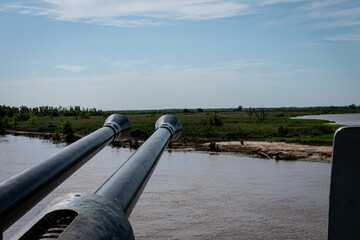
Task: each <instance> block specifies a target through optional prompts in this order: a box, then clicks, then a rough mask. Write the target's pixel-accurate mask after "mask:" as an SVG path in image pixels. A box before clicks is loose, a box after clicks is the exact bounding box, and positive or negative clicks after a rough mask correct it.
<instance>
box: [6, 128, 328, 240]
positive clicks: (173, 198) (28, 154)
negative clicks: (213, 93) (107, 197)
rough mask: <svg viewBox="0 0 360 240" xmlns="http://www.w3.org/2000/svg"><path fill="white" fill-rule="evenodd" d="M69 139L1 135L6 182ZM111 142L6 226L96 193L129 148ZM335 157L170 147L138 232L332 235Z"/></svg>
mask: <svg viewBox="0 0 360 240" xmlns="http://www.w3.org/2000/svg"><path fill="white" fill-rule="evenodd" d="M62 147H64V144H52V143H51V142H50V141H46V140H40V139H36V138H28V137H21V136H16V137H15V136H11V135H5V136H0V181H2V180H4V179H6V178H7V177H9V176H12V175H14V174H15V173H17V172H19V171H21V170H22V169H25V168H26V167H28V166H31V165H32V164H34V163H35V162H37V161H39V160H41V159H44V158H45V157H47V156H49V155H50V154H53V153H55V152H57V151H59V150H60V149H61V148H62ZM132 153H133V151H132V150H130V149H126V148H111V147H106V148H105V149H103V150H102V151H101V152H100V153H99V154H98V155H96V156H95V157H94V158H93V159H92V160H90V161H89V162H88V163H87V164H85V165H84V166H83V167H82V168H81V169H80V170H79V171H78V172H76V173H75V175H73V176H72V177H70V178H69V179H68V180H66V181H65V182H64V183H63V184H62V185H60V186H59V187H58V188H57V189H56V190H55V191H54V192H53V193H51V194H50V195H49V196H48V197H46V198H45V199H44V200H43V201H41V202H40V203H39V204H38V205H37V206H36V207H35V208H34V209H32V210H31V211H30V212H29V213H27V214H26V215H25V216H24V217H23V218H21V219H20V220H19V221H18V222H17V223H16V224H14V225H13V226H12V227H11V228H9V229H8V230H7V231H6V232H5V233H4V239H8V238H9V237H10V236H11V235H12V234H14V233H15V232H16V231H17V230H18V229H19V228H20V227H21V226H22V225H24V224H25V223H26V222H28V221H29V220H31V219H32V218H33V217H34V216H35V215H36V213H37V212H38V211H39V210H41V209H43V208H44V207H45V206H46V204H48V202H49V201H51V200H52V199H54V198H56V197H59V196H62V195H64V194H67V193H71V192H86V193H93V192H94V191H95V190H96V189H97V188H98V187H99V186H100V185H101V184H102V183H103V182H104V181H105V180H106V179H107V178H108V177H109V176H110V175H111V174H112V173H113V172H114V171H115V170H116V169H117V168H118V167H119V166H120V165H121V164H122V163H123V162H124V161H125V160H126V159H127V158H128V157H129V156H130V155H131V154H132ZM329 188H330V164H328V163H316V162H301V161H294V162H293V161H274V160H263V159H256V158H249V157H242V156H234V155H221V154H220V155H211V154H208V153H196V152H175V151H172V152H171V151H165V152H164V154H163V156H162V158H161V159H160V162H159V164H158V166H157V168H156V170H155V172H154V174H153V176H152V177H151V179H150V181H149V183H148V185H147V187H146V188H145V190H144V192H143V194H142V196H141V198H140V200H139V202H138V203H137V205H136V207H135V209H134V211H133V213H132V215H131V217H130V222H131V224H132V227H133V229H134V232H135V236H136V239H326V237H327V221H328V204H329V203H328V199H329Z"/></svg>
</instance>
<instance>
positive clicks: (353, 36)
mask: <svg viewBox="0 0 360 240" xmlns="http://www.w3.org/2000/svg"><path fill="white" fill-rule="evenodd" d="M326 40H328V41H335V42H336V41H355V42H359V41H360V33H357V34H342V35H336V36H332V37H329V38H327V39H326Z"/></svg>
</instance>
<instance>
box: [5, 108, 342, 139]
mask: <svg viewBox="0 0 360 240" xmlns="http://www.w3.org/2000/svg"><path fill="white" fill-rule="evenodd" d="M214 112H216V113H214ZM263 113H264V116H265V117H264V119H262V118H261V116H259V115H261V112H260V111H257V112H256V113H255V112H254V111H250V110H248V111H235V110H231V111H230V110H216V111H215V110H214V111H209V110H207V111H204V112H198V111H195V110H194V111H168V112H166V111H161V112H160V111H153V112H150V111H149V112H122V114H124V115H125V116H126V117H128V119H129V120H130V122H131V126H132V129H138V130H141V131H143V132H146V133H147V134H148V135H150V134H151V133H152V132H154V130H155V128H154V125H155V122H156V120H157V119H158V118H159V117H161V116H162V115H164V114H173V115H175V116H176V117H178V118H179V120H180V122H181V123H182V125H183V131H182V136H181V138H180V140H179V141H180V142H183V143H197V144H198V143H204V142H210V141H230V140H267V141H287V142H298V143H305V144H312V145H313V144H319V145H331V143H332V140H333V134H334V132H335V130H336V129H337V128H338V127H339V126H337V125H328V124H326V123H327V121H322V120H302V119H291V117H294V116H299V115H308V114H316V113H319V112H316V111H314V112H311V111H308V110H307V111H300V110H296V111H294V110H286V109H275V110H271V109H266V110H265V111H264V112H263ZM215 114H216V115H215ZM214 116H215V118H217V119H218V120H219V121H220V122H221V124H218V126H215V125H214V124H212V122H211V121H209V120H210V119H211V118H214ZM61 121H69V122H70V123H71V125H72V127H73V129H74V132H75V134H80V135H84V134H88V133H91V132H93V131H94V130H96V129H98V128H100V127H101V126H102V125H103V124H104V121H105V117H103V116H90V117H89V118H83V119H82V118H80V117H75V116H62V117H49V116H44V117H39V118H38V119H37V120H36V121H32V122H30V121H20V122H17V123H16V124H13V125H11V126H10V127H9V128H10V129H12V130H22V131H40V132H54V131H55V130H56V128H57V127H59V126H60V124H61ZM48 123H51V124H53V125H54V126H53V127H46V126H45V124H48Z"/></svg>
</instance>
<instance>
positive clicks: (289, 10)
mask: <svg viewBox="0 0 360 240" xmlns="http://www.w3.org/2000/svg"><path fill="white" fill-rule="evenodd" d="M0 11H16V12H18V13H20V14H29V15H34V16H45V17H49V18H52V19H56V20H59V21H74V22H84V23H89V24H97V25H111V26H119V27H138V26H147V25H167V24H174V23H175V21H178V20H208V19H218V18H229V17H235V16H241V15H252V14H257V15H258V16H260V20H259V21H260V23H262V25H265V26H275V25H288V24H292V25H294V24H300V25H305V26H308V27H311V28H315V29H318V28H338V27H347V26H358V25H360V6H359V2H358V0H351V1H349V0H319V1H310V0H171V1H170V0H131V1H130V0H77V1H74V0H39V1H19V0H15V1H10V0H4V2H3V3H2V4H1V3H0Z"/></svg>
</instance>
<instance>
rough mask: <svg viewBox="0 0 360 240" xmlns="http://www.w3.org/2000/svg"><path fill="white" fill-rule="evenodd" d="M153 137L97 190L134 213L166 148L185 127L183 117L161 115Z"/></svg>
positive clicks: (127, 212)
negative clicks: (180, 118)
mask: <svg viewBox="0 0 360 240" xmlns="http://www.w3.org/2000/svg"><path fill="white" fill-rule="evenodd" d="M155 128H156V129H157V130H156V131H155V132H154V133H153V134H152V135H151V137H150V138H149V139H148V140H147V141H146V142H145V143H144V144H143V145H142V146H141V147H140V148H139V149H138V150H137V151H136V152H135V153H134V154H133V155H132V156H131V157H130V158H129V159H128V160H127V161H126V162H125V163H124V164H123V165H121V166H120V167H119V169H118V170H117V171H116V172H115V173H114V174H113V175H112V176H111V177H110V178H109V179H108V180H107V181H106V182H105V183H104V184H103V185H102V186H101V187H100V188H99V189H98V190H97V191H96V192H95V194H97V195H100V196H103V197H105V198H107V199H109V200H114V199H116V200H117V201H118V202H120V204H121V206H122V208H123V210H124V213H125V215H126V216H127V217H129V216H130V214H131V212H132V210H133V208H134V207H135V205H136V203H137V200H138V199H139V197H140V195H141V193H142V192H143V190H144V188H145V186H146V184H147V182H148V181H149V179H150V177H151V175H152V173H153V171H154V169H155V167H156V165H157V163H158V161H159V159H160V157H161V154H162V153H163V151H164V149H165V148H166V146H167V145H168V143H169V142H170V141H172V140H176V139H177V138H178V137H179V136H180V134H181V130H182V126H181V123H180V121H179V120H178V119H177V118H176V117H174V116H172V115H164V116H162V117H160V118H159V119H158V120H157V122H156V124H155Z"/></svg>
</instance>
